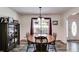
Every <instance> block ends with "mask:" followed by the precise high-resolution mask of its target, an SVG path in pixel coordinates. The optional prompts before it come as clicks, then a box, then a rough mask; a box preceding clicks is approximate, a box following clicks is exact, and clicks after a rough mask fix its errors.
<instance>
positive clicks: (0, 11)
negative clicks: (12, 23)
mask: <svg viewBox="0 0 79 59" xmlns="http://www.w3.org/2000/svg"><path fill="white" fill-rule="evenodd" d="M1 16H5V17H13V18H14V19H15V20H19V15H18V14H17V13H16V12H15V11H14V10H12V9H10V8H8V7H0V17H1Z"/></svg>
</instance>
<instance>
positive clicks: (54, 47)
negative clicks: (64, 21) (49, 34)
mask: <svg viewBox="0 0 79 59" xmlns="http://www.w3.org/2000/svg"><path fill="white" fill-rule="evenodd" d="M53 37H54V38H55V39H54V41H52V42H51V43H48V50H49V49H51V50H52V51H53V49H54V51H55V52H57V49H56V44H55V43H56V37H57V34H56V33H53Z"/></svg>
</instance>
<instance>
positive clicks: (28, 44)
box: [26, 34, 35, 52]
mask: <svg viewBox="0 0 79 59" xmlns="http://www.w3.org/2000/svg"><path fill="white" fill-rule="evenodd" d="M28 36H29V34H26V38H27V49H26V51H27V52H33V51H34V50H35V44H34V43H33V42H30V41H29V40H28ZM29 50H30V51H29ZM31 50H32V51H31Z"/></svg>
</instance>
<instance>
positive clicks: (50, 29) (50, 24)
mask: <svg viewBox="0 0 79 59" xmlns="http://www.w3.org/2000/svg"><path fill="white" fill-rule="evenodd" d="M49 35H52V22H51V19H50V21H49Z"/></svg>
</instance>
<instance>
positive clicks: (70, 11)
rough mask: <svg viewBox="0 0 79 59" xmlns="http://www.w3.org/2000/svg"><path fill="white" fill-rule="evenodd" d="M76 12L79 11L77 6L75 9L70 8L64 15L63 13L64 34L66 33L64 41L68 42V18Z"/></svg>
mask: <svg viewBox="0 0 79 59" xmlns="http://www.w3.org/2000/svg"><path fill="white" fill-rule="evenodd" d="M75 13H79V8H77V7H75V8H73V9H70V10H69V11H67V12H65V13H64V14H63V15H62V18H63V29H62V30H63V34H64V41H65V42H67V39H68V38H67V32H66V20H68V17H69V16H70V15H72V14H75Z"/></svg>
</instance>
